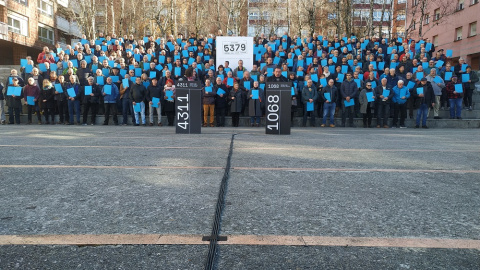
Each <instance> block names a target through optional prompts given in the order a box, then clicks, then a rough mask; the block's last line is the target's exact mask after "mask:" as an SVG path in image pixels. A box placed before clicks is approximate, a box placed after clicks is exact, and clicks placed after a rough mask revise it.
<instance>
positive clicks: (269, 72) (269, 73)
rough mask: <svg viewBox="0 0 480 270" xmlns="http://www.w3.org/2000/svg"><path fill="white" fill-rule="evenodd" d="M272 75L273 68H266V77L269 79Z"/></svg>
mask: <svg viewBox="0 0 480 270" xmlns="http://www.w3.org/2000/svg"><path fill="white" fill-rule="evenodd" d="M272 75H273V68H267V76H268V77H270V76H272Z"/></svg>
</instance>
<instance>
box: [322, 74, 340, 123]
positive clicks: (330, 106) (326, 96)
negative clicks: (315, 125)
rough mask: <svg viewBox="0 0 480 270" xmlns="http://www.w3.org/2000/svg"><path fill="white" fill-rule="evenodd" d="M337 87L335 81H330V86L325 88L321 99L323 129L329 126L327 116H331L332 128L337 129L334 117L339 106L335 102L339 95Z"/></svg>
mask: <svg viewBox="0 0 480 270" xmlns="http://www.w3.org/2000/svg"><path fill="white" fill-rule="evenodd" d="M337 92H338V90H337V87H335V82H334V81H333V79H330V80H329V81H328V85H326V86H324V87H323V89H322V91H321V95H320V99H321V100H323V102H324V103H323V119H322V125H321V127H324V126H325V125H326V124H327V116H329V115H330V127H335V122H334V118H333V117H334V115H335V108H336V106H337V104H336V103H335V101H336V100H337V95H338V93H337Z"/></svg>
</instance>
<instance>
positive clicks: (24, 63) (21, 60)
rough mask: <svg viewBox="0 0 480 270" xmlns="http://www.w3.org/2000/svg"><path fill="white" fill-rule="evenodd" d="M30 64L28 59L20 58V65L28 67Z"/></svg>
mask: <svg viewBox="0 0 480 270" xmlns="http://www.w3.org/2000/svg"><path fill="white" fill-rule="evenodd" d="M27 64H28V60H27V59H20V67H26V66H27Z"/></svg>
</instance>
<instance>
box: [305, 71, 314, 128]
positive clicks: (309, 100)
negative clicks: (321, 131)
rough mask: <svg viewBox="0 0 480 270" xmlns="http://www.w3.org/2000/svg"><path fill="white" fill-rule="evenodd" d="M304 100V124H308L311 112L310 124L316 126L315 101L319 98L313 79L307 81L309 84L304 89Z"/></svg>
mask: <svg viewBox="0 0 480 270" xmlns="http://www.w3.org/2000/svg"><path fill="white" fill-rule="evenodd" d="M302 100H303V104H305V106H304V112H303V126H304V127H306V126H307V118H308V115H309V114H310V125H311V126H312V127H315V103H317V100H318V91H317V88H316V87H315V85H313V81H312V80H308V81H307V85H305V86H304V87H303V90H302Z"/></svg>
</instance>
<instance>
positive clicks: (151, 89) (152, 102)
mask: <svg viewBox="0 0 480 270" xmlns="http://www.w3.org/2000/svg"><path fill="white" fill-rule="evenodd" d="M163 97H164V95H163V87H160V85H158V80H157V78H156V77H154V78H152V83H151V84H150V85H149V86H148V88H147V101H148V108H149V115H148V116H149V120H150V124H149V125H150V126H153V111H154V110H155V111H157V116H158V119H157V125H158V126H159V127H160V126H162V101H163V100H164V98H163Z"/></svg>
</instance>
